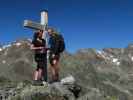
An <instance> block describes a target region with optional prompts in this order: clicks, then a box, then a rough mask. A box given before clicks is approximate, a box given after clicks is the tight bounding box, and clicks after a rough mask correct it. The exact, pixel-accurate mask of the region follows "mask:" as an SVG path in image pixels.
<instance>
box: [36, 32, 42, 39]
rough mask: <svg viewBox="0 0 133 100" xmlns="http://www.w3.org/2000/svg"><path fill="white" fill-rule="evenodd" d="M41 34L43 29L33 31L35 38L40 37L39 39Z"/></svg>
mask: <svg viewBox="0 0 133 100" xmlns="http://www.w3.org/2000/svg"><path fill="white" fill-rule="evenodd" d="M42 36H43V31H42V30H39V31H36V32H35V33H34V39H37V38H40V39H41V38H42Z"/></svg>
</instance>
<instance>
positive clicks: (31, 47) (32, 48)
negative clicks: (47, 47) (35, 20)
mask: <svg viewBox="0 0 133 100" xmlns="http://www.w3.org/2000/svg"><path fill="white" fill-rule="evenodd" d="M43 48H44V47H34V45H33V44H32V45H31V46H30V49H31V50H37V49H43Z"/></svg>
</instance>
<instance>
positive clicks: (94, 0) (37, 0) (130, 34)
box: [0, 0, 133, 53]
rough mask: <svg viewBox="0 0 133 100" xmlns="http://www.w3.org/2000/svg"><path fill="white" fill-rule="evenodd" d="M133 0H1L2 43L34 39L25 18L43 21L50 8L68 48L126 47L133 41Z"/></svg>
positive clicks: (49, 12)
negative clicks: (43, 12) (44, 12)
mask: <svg viewBox="0 0 133 100" xmlns="http://www.w3.org/2000/svg"><path fill="white" fill-rule="evenodd" d="M132 5H133V0H0V44H5V43H9V42H11V41H15V40H17V39H22V38H32V36H33V30H31V29H28V28H24V27H23V21H24V20H25V19H29V20H33V21H36V22H40V12H41V11H42V10H45V9H47V10H48V15H49V23H48V24H49V26H54V27H56V28H57V29H58V30H59V31H60V32H61V33H62V34H63V36H64V38H65V42H66V49H67V51H69V52H72V53H73V52H75V51H77V50H78V49H81V48H96V49H101V48H109V47H112V48H124V47H126V46H127V45H128V44H129V43H133V28H132V27H133V6H132Z"/></svg>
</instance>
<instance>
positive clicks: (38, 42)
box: [31, 31, 47, 84]
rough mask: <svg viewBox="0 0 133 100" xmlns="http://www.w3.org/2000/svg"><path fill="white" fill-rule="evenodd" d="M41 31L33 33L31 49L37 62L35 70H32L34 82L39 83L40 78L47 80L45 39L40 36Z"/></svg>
mask: <svg viewBox="0 0 133 100" xmlns="http://www.w3.org/2000/svg"><path fill="white" fill-rule="evenodd" d="M42 35H43V31H37V32H35V34H34V37H33V40H32V45H31V49H32V50H34V51H35V56H34V57H35V61H36V63H37V68H36V71H35V72H34V76H33V80H34V81H33V82H34V84H37V83H39V82H40V83H41V82H42V80H44V81H47V68H46V61H47V59H46V45H45V44H46V41H45V40H44V39H43V38H42Z"/></svg>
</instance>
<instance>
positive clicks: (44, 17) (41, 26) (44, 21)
mask: <svg viewBox="0 0 133 100" xmlns="http://www.w3.org/2000/svg"><path fill="white" fill-rule="evenodd" d="M47 26H48V11H46V10H45V11H42V12H41V21H40V23H36V22H33V21H30V20H24V27H27V28H31V29H35V30H43V38H44V39H45V40H46V47H47V44H48V43H47V35H46V31H47ZM43 67H44V80H45V81H46V80H47V76H48V75H47V53H46V63H45V65H43Z"/></svg>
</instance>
